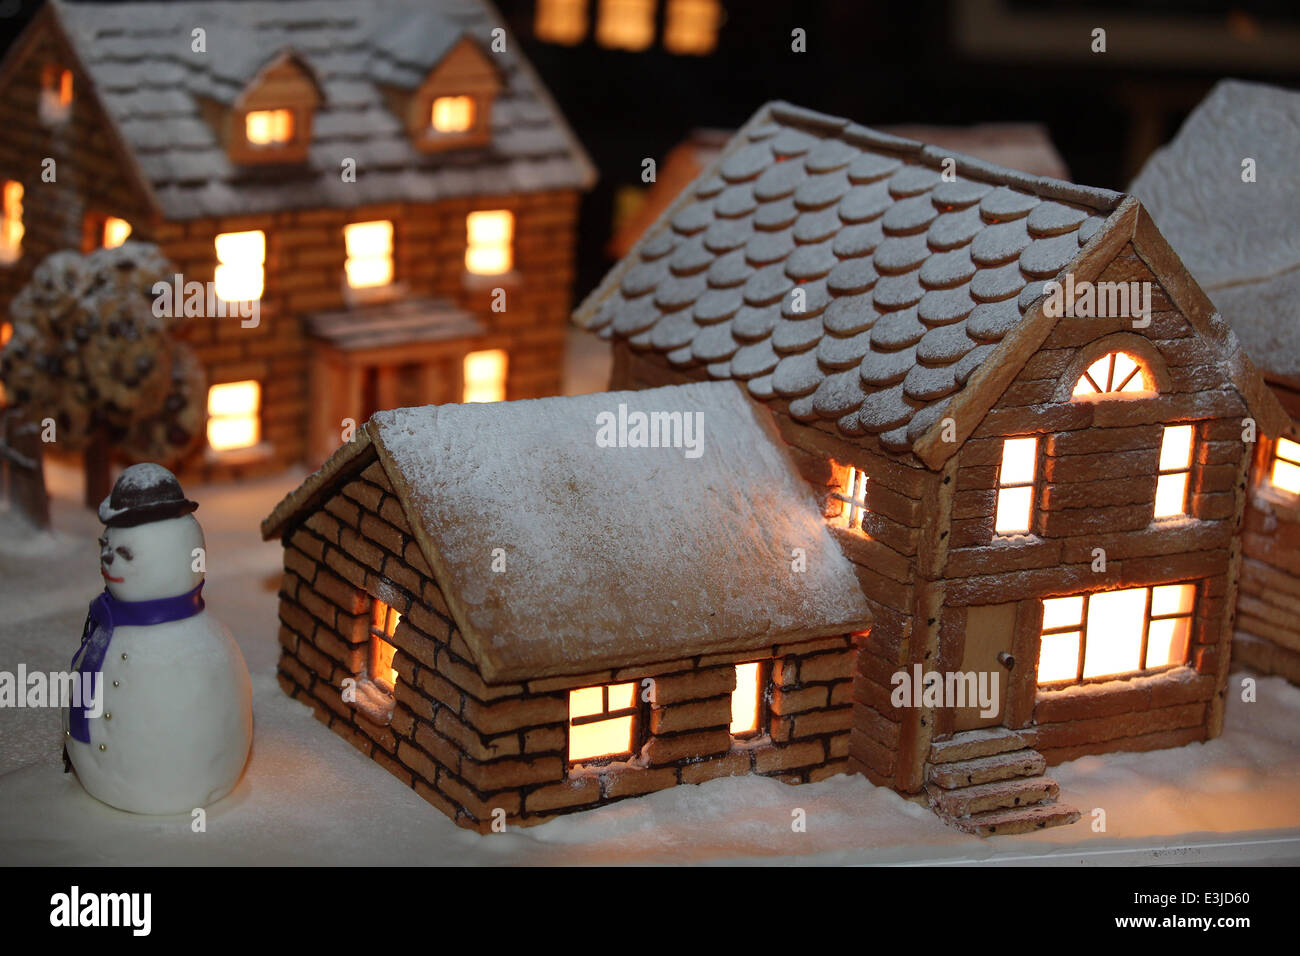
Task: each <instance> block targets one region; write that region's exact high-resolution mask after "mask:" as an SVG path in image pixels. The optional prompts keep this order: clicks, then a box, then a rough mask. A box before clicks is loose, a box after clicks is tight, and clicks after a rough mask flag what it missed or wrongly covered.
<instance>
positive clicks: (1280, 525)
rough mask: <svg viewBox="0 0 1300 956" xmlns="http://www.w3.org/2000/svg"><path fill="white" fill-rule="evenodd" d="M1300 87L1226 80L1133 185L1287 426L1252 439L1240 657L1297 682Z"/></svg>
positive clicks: (1299, 647) (1239, 603) (1235, 649)
mask: <svg viewBox="0 0 1300 956" xmlns="http://www.w3.org/2000/svg"><path fill="white" fill-rule="evenodd" d="M1297 153H1300V93H1296V92H1294V91H1291V90H1283V89H1279V88H1277V87H1272V86H1266V85H1264V84H1262V83H1244V82H1242V81H1240V80H1223V81H1221V82H1220V83H1219V84H1218V85H1216V86H1215V88H1214V89H1213V90H1212V91H1211V92H1210V94H1209V95H1208V96H1207V97H1206V98H1205V100H1204V101H1203V102H1202V103H1201V104H1200V105H1199V106H1198V107H1197V108H1196V109H1195V110H1194V111H1193V112H1192V114H1191V116H1189V117H1188V119H1187V122H1186V123H1185V124H1184V125H1183V127H1182V129H1181V130H1179V132H1178V135H1177V136H1176V137H1175V138H1174V140H1173V141H1172V142H1171V143H1170V144H1169V145H1168V146H1166V147H1164V148H1163V149H1161V150H1159V151H1158V152H1157V153H1156V154H1155V155H1154V156H1153V157H1152V158H1151V160H1150V161H1149V162H1148V163H1147V165H1146V167H1145V168H1143V170H1142V172H1141V173H1140V174H1139V175H1138V177H1137V179H1135V180H1134V182H1133V186H1132V191H1133V193H1134V195H1136V196H1138V197H1140V198H1141V200H1142V201H1143V202H1144V203H1146V204H1147V206H1148V208H1150V209H1151V210H1152V214H1153V215H1154V216H1156V218H1157V219H1159V221H1160V223H1161V225H1162V226H1163V228H1164V230H1165V232H1166V234H1167V235H1168V236H1169V239H1170V242H1171V243H1173V245H1174V248H1175V249H1176V250H1177V252H1178V254H1179V255H1180V256H1181V257H1182V259H1183V261H1184V262H1186V264H1187V268H1188V269H1189V270H1190V271H1191V272H1192V274H1193V275H1194V276H1196V278H1197V280H1198V281H1199V282H1200V283H1201V286H1202V287H1203V288H1204V289H1205V290H1206V292H1207V293H1208V295H1209V296H1210V298H1211V300H1212V301H1213V302H1214V305H1215V306H1216V307H1217V308H1218V309H1219V310H1220V311H1221V313H1222V314H1223V317H1224V318H1225V319H1226V320H1227V321H1228V323H1229V324H1230V325H1231V326H1232V328H1233V330H1234V331H1235V332H1236V333H1237V335H1238V337H1239V338H1240V339H1241V341H1242V343H1243V344H1244V345H1245V347H1246V351H1247V352H1249V353H1250V355H1251V357H1252V358H1253V359H1254V360H1255V361H1256V362H1257V363H1258V364H1259V366H1260V370H1261V372H1262V373H1263V375H1264V379H1265V381H1266V382H1267V383H1268V385H1269V387H1270V388H1271V389H1273V393H1274V394H1275V395H1276V396H1277V399H1278V401H1279V402H1280V403H1281V404H1282V406H1283V407H1284V408H1285V409H1286V411H1287V413H1288V415H1289V416H1290V427H1289V428H1287V429H1286V430H1285V431H1284V432H1282V433H1280V434H1278V435H1275V436H1272V437H1271V438H1265V439H1264V440H1262V441H1260V442H1259V444H1258V446H1257V451H1256V460H1255V469H1254V471H1253V473H1252V477H1251V483H1250V500H1249V505H1248V506H1247V508H1246V515H1245V530H1244V533H1243V535H1242V563H1241V585H1240V588H1239V590H1238V596H1237V622H1236V631H1237V633H1236V637H1235V639H1234V642H1233V658H1234V660H1237V661H1239V662H1241V663H1243V664H1247V665H1249V666H1250V667H1253V668H1255V669H1256V670H1259V671H1262V672H1264V673H1276V674H1282V675H1284V676H1285V677H1286V678H1287V679H1288V680H1290V681H1291V682H1292V683H1296V684H1300V169H1298V168H1297V164H1296V155H1297Z"/></svg>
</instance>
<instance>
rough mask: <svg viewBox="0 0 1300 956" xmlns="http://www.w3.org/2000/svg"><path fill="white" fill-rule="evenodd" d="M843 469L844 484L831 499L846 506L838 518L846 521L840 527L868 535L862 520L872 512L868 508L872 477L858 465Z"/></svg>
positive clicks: (832, 493)
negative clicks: (868, 490)
mask: <svg viewBox="0 0 1300 956" xmlns="http://www.w3.org/2000/svg"><path fill="white" fill-rule="evenodd" d="M842 467H843V468H844V469H845V479H844V483H843V484H842V485H840V486H838V487H837V488H836V489H835V490H834V491H832V492H831V498H832V499H833V500H835V501H839V502H841V503H842V504H843V505H844V507H843V508H842V509H840V513H839V515H837V517H840V518H844V519H845V520H844V523H843V524H841V525H838V527H840V528H841V529H843V530H845V531H861V532H862V533H863V534H866V533H867V529H866V528H864V527H863V526H862V519H863V517H864V516H865V515H867V514H869V513H870V512H871V509H870V508H868V507H867V487H868V486H869V484H870V482H871V476H870V475H868V474H867V472H866V470H865V469H862V468H859V467H858V466H856V465H844V466H842Z"/></svg>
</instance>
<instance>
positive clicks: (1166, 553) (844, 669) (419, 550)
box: [263, 103, 1287, 834]
mask: <svg viewBox="0 0 1300 956" xmlns="http://www.w3.org/2000/svg"><path fill="white" fill-rule="evenodd" d="M1054 281H1059V282H1060V283H1061V288H1060V289H1054V288H1053V287H1052V286H1051V285H1050V283H1052V282H1054ZM1102 283H1124V292H1125V299H1126V301H1127V300H1128V297H1129V293H1130V292H1132V293H1133V295H1135V296H1137V298H1135V299H1134V300H1133V301H1134V303H1135V306H1136V307H1135V308H1134V309H1132V310H1129V309H1119V308H1115V309H1113V310H1111V312H1110V314H1107V315H1103V316H1101V317H1098V316H1097V315H1095V314H1090V310H1089V309H1088V308H1085V304H1086V302H1087V301H1088V296H1089V295H1091V297H1092V298H1091V301H1092V305H1093V307H1092V309H1091V312H1092V313H1095V311H1096V308H1095V306H1096V303H1097V297H1098V296H1099V295H1100V296H1102V297H1103V298H1105V297H1116V301H1117V297H1118V295H1119V286H1118V285H1102ZM1130 284H1131V285H1130ZM1143 284H1145V285H1143ZM1140 288H1145V290H1146V293H1148V294H1149V298H1144V297H1142V296H1141V295H1139V294H1138V291H1137V290H1138V289H1140ZM1066 289H1068V290H1069V291H1070V292H1071V293H1072V294H1073V295H1075V296H1076V297H1077V301H1073V302H1072V305H1071V308H1070V310H1069V313H1068V314H1065V315H1058V314H1055V312H1056V308H1055V305H1059V304H1060V303H1055V304H1049V303H1051V302H1052V296H1054V295H1056V294H1057V293H1061V292H1063V291H1064V290H1066ZM1088 289H1092V290H1093V291H1092V292H1091V293H1088V292H1087V290H1088ZM1143 302H1145V304H1146V305H1149V306H1150V309H1149V310H1147V309H1145V308H1142V307H1140V306H1141V303H1143ZM577 320H578V322H579V323H580V324H582V325H584V326H586V327H587V328H590V329H592V330H594V331H597V332H599V333H601V334H602V335H604V336H606V337H607V338H610V339H612V340H613V341H614V348H615V373H614V383H613V384H614V387H615V388H619V389H633V390H644V389H648V390H646V391H632V392H625V391H620V392H615V393H613V394H606V395H591V396H584V397H582V398H581V399H551V400H545V401H543V402H528V403H520V404H515V403H507V404H502V405H488V406H483V407H479V408H473V407H460V408H455V407H442V408H422V409H404V410H399V411H397V412H393V413H383V414H380V415H377V416H376V417H375V418H374V419H372V420H371V422H370V423H369V424H368V425H367V426H366V428H365V430H364V432H363V434H362V436H361V437H360V438H359V440H358V441H357V442H356V443H354V444H353V445H351V446H346V447H345V448H344V449H342V450H340V452H338V453H337V454H336V456H335V458H334V459H332V460H331V462H330V463H329V464H328V465H327V466H326V468H325V469H323V470H322V471H320V472H318V473H317V474H316V475H314V476H312V477H311V478H310V479H308V481H307V482H306V483H305V484H304V485H303V486H302V487H301V488H300V489H298V490H297V491H295V492H294V493H293V494H291V495H290V496H289V498H288V499H286V501H285V502H283V503H282V504H281V505H280V506H279V507H278V508H277V509H276V511H275V512H274V514H272V515H271V517H270V518H268V520H267V521H266V522H265V523H264V525H263V534H264V535H265V536H266V537H268V538H280V539H281V540H282V541H283V542H284V545H285V555H286V558H285V567H286V576H285V581H286V584H285V587H284V589H283V590H282V592H281V625H282V628H281V632H280V633H281V640H282V642H283V644H284V653H283V655H282V659H281V668H280V677H281V681H282V683H283V685H284V687H285V689H286V691H288V692H289V693H291V694H293V695H294V696H297V697H299V698H301V699H304V700H306V701H307V702H309V703H311V704H312V705H313V707H314V708H315V709H316V711H317V714H318V716H320V717H321V719H322V720H325V721H327V722H328V723H329V724H330V726H331V727H332V728H334V729H335V730H337V731H338V732H340V733H342V734H343V735H344V736H347V737H348V738H349V739H351V740H352V741H353V742H354V743H356V744H357V745H358V746H360V747H362V748H363V749H364V750H366V751H367V752H368V753H370V754H371V755H372V756H373V757H374V758H375V759H376V760H377V761H379V762H380V763H381V764H383V765H384V766H386V767H388V769H389V770H390V771H392V772H393V773H395V774H397V775H398V776H399V777H401V778H402V779H403V780H405V781H407V782H410V783H411V784H412V785H413V786H415V787H416V789H417V790H419V792H420V793H421V794H423V795H424V796H425V797H426V798H427V799H429V800H430V802H432V803H434V804H435V805H437V806H439V807H440V808H442V809H443V810H444V811H446V812H447V813H448V814H450V815H453V816H455V817H456V818H457V820H458V821H459V822H461V823H463V824H465V825H469V826H474V827H478V828H480V829H486V828H489V827H490V826H492V824H493V822H494V819H498V818H499V819H500V820H501V821H514V820H518V821H519V822H522V823H531V822H537V821H540V820H543V819H546V818H548V817H549V816H550V815H552V814H554V813H559V812H568V811H570V810H575V809H582V808H585V807H590V806H593V805H596V804H598V803H601V802H604V801H608V800H612V799H619V798H621V797H625V796H630V795H634V794H638V793H644V792H647V791H650V790H655V789H660V788H662V787H665V786H672V785H675V784H684V783H694V782H700V781H702V780H705V779H708V778H710V777H713V776H717V775H719V774H732V773H745V772H759V773H772V774H776V775H779V776H780V777H781V778H782V779H788V780H790V781H792V782H802V781H808V780H816V779H820V778H821V777H822V776H825V775H827V774H831V773H837V772H842V771H857V772H861V773H863V774H865V775H866V776H867V777H868V778H869V779H870V780H871V781H872V782H874V783H877V784H880V785H884V786H889V787H893V788H895V789H897V790H899V791H900V792H902V793H905V794H916V795H921V794H925V795H927V796H928V799H929V801H930V802H931V804H932V806H934V808H935V809H936V811H937V812H938V813H939V814H940V815H941V816H943V817H944V818H945V819H947V820H949V821H951V822H954V823H956V824H957V825H959V826H961V827H963V828H965V829H967V830H970V831H972V832H976V833H985V834H987V833H1007V832H1016V831H1023V830H1029V829H1037V828H1041V827H1045V826H1051V825H1056V824H1061V823H1069V822H1071V821H1073V820H1075V819H1077V817H1078V811H1076V810H1074V809H1072V808H1069V807H1064V806H1061V805H1059V804H1056V803H1055V799H1056V795H1057V792H1058V788H1057V786H1056V784H1055V783H1054V782H1053V781H1051V780H1050V779H1048V778H1046V777H1045V776H1044V775H1043V774H1044V769H1045V767H1046V766H1047V765H1048V764H1049V763H1055V762H1059V761H1062V760H1068V759H1071V758H1073V757H1077V756H1080V755H1084V754H1094V753H1104V752H1108V751H1114V750H1148V749H1153V748H1160V747H1171V746H1177V745H1182V744H1188V743H1192V742H1196V741H1202V740H1206V739H1208V738H1211V737H1213V736H1215V735H1216V734H1217V733H1218V732H1219V730H1220V728H1221V726H1222V720H1223V703H1224V694H1225V691H1226V682H1227V666H1228V652H1229V645H1230V641H1231V633H1232V632H1231V626H1230V620H1231V614H1232V608H1233V604H1234V598H1235V593H1236V588H1237V584H1238V574H1239V566H1240V549H1241V533H1240V527H1239V523H1240V520H1241V516H1242V512H1243V509H1244V507H1245V478H1246V474H1247V471H1248V469H1249V466H1250V462H1251V460H1252V456H1253V454H1254V450H1255V449H1254V445H1253V444H1251V442H1250V440H1249V438H1250V428H1249V427H1247V425H1248V424H1249V423H1247V422H1245V420H1247V419H1249V420H1250V422H1253V423H1254V427H1255V428H1257V429H1258V432H1259V433H1260V434H1262V435H1276V434H1277V433H1278V431H1279V430H1280V429H1282V428H1284V427H1286V424H1287V421H1286V416H1285V414H1284V413H1283V411H1282V409H1281V408H1280V407H1279V406H1278V405H1277V402H1276V399H1275V398H1274V397H1273V395H1272V393H1271V392H1270V391H1269V390H1268V389H1267V387H1266V386H1265V385H1264V383H1263V382H1262V380H1261V379H1260V377H1259V375H1258V373H1256V372H1255V370H1254V369H1253V367H1252V366H1251V365H1250V363H1249V361H1248V360H1247V359H1246V358H1245V356H1244V355H1243V354H1242V352H1241V349H1240V347H1239V345H1238V343H1237V341H1236V339H1235V337H1234V336H1233V334H1232V332H1231V331H1230V330H1229V329H1228V327H1227V326H1226V325H1225V324H1223V322H1222V321H1221V320H1220V319H1219V318H1218V317H1217V316H1216V315H1215V313H1214V310H1213V308H1212V307H1211V306H1210V304H1209V302H1208V300H1207V299H1206V298H1205V296H1204V294H1203V293H1202V292H1201V291H1200V289H1199V288H1198V287H1197V286H1196V284H1195V283H1194V282H1193V281H1192V280H1191V278H1190V277H1189V276H1188V274H1187V272H1186V270H1184V269H1183V267H1182V265H1181V263H1179V261H1178V259H1177V257H1176V256H1175V255H1173V253H1172V252H1171V251H1170V249H1169V247H1168V245H1167V244H1166V243H1165V241H1164V240H1163V238H1162V237H1161V235H1160V233H1159V232H1158V231H1157V230H1156V228H1155V226H1154V224H1153V223H1152V221H1151V219H1150V217H1149V216H1148V215H1147V214H1146V212H1145V211H1144V210H1143V209H1142V207H1141V206H1140V205H1139V204H1138V203H1137V202H1136V201H1135V200H1133V199H1131V198H1128V197H1125V196H1122V195H1120V194H1117V193H1112V192H1107V191H1104V190H1094V189H1087V188H1083V187H1079V186H1074V185H1071V184H1068V183H1064V182H1060V181H1057V180H1049V179H1043V178H1040V177H1037V176H1033V175H1029V174H1025V173H1016V172H1012V171H1009V170H1006V169H1002V168H999V167H995V166H991V165H989V164H987V163H983V162H980V161H977V160H972V159H969V158H967V157H962V156H956V155H952V154H949V153H947V152H945V151H942V150H937V149H933V148H930V147H926V146H923V145H922V144H920V143H916V142H912V141H908V140H903V139H900V138H898V137H893V136H888V135H885V134H880V133H877V132H874V131H872V130H868V129H865V128H863V127H859V126H855V125H853V124H851V123H849V122H848V121H845V120H840V119H835V118H833V117H829V116H824V115H821V114H817V113H811V112H808V111H806V110H802V109H798V108H796V107H792V106H789V105H786V104H780V103H777V104H772V105H770V106H767V107H764V108H763V109H762V110H760V111H759V113H758V114H757V115H756V116H755V117H754V118H753V120H752V121H751V122H750V123H748V124H747V125H746V126H745V128H744V129H742V130H741V131H740V132H739V133H738V134H737V136H736V137H735V139H734V140H733V141H732V142H731V143H730V144H729V145H728V146H727V147H726V149H725V150H724V151H723V154H722V155H721V157H720V158H719V160H718V161H717V162H716V163H715V164H714V165H713V166H711V167H710V168H709V169H707V170H706V171H705V172H704V173H703V174H702V175H701V177H700V178H699V179H698V180H697V181H696V182H695V183H694V184H693V185H692V186H690V187H689V188H688V189H687V190H686V191H685V192H684V193H683V195H682V197H681V198H680V199H679V200H678V201H677V202H676V203H675V204H674V205H673V207H672V208H670V209H669V210H668V212H667V213H666V214H665V216H664V217H663V218H662V219H661V220H660V221H659V222H658V223H657V224H656V225H655V226H654V227H653V228H652V229H651V230H650V231H649V233H648V234H647V235H646V236H645V237H644V238H643V239H642V240H641V241H640V242H639V243H638V244H637V246H636V248H635V249H634V250H633V252H632V253H631V254H630V255H629V257H628V259H627V260H626V261H625V262H624V263H622V264H621V265H620V266H619V267H618V268H616V269H615V270H614V271H613V272H612V273H611V274H610V276H609V277H608V278H607V279H606V281H605V282H604V283H603V284H602V285H601V286H600V287H599V288H598V289H597V290H596V291H595V292H594V293H593V294H592V295H591V297H590V298H589V299H588V300H587V301H586V302H585V303H584V305H583V306H582V307H581V308H580V309H579V311H578V313H577ZM710 382H712V384H710ZM744 396H748V397H747V398H745V397H744ZM746 403H749V404H746ZM655 411H658V412H659V413H660V415H661V418H660V419H659V421H660V422H661V425H660V426H659V430H657V431H656V430H653V429H652V430H651V431H650V432H649V435H651V436H659V437H661V438H662V437H663V435H664V434H665V432H664V431H663V429H664V428H665V427H666V426H664V425H663V424H662V423H663V422H665V421H667V422H671V421H672V420H673V418H672V416H673V414H674V413H682V414H680V415H678V419H679V420H680V421H681V422H682V423H683V425H684V424H685V423H686V422H689V421H690V420H691V419H690V416H689V413H691V412H695V411H698V412H699V413H701V415H702V416H703V418H702V421H703V422H705V423H707V424H706V432H707V436H708V437H707V439H706V440H705V442H704V443H703V446H702V447H701V449H700V455H699V456H698V458H696V459H692V457H691V456H690V455H689V454H685V453H679V452H678V451H674V450H670V451H668V452H667V454H666V455H665V453H664V451H663V448H662V446H663V445H668V446H669V448H670V449H672V448H674V447H676V446H674V445H673V443H672V442H668V441H658V440H657V439H656V440H655V445H656V446H659V447H655V448H653V449H647V448H645V447H640V446H642V445H646V444H649V442H648V440H647V432H646V431H645V430H644V429H643V430H642V432H641V438H640V441H639V442H638V441H637V440H635V439H633V438H632V436H633V435H634V434H636V429H635V427H634V426H633V424H632V423H633V421H634V419H635V415H636V414H637V413H645V414H647V415H648V414H649V413H651V412H655ZM602 423H603V425H604V426H608V427H611V428H614V433H607V434H606V435H605V439H606V441H607V442H609V441H612V440H613V439H612V438H611V434H616V435H617V436H618V440H617V441H615V442H614V446H615V447H609V448H606V447H604V446H603V445H602V444H601V437H600V435H601V431H600V429H601V427H602ZM667 434H669V435H671V434H672V431H671V429H669V431H668V432H667ZM625 439H626V440H625ZM624 455H626V456H628V457H626V458H624V457H622V456H624ZM637 456H640V457H637ZM791 474H798V475H799V476H800V477H799V479H798V481H796V482H795V483H794V484H795V485H798V486H799V487H798V488H794V487H792V486H791V479H790V475H791ZM497 551H499V552H500V553H499V554H497V553H496V552H497ZM494 558H499V559H500V560H501V562H502V563H501V564H500V570H499V571H493V564H492V562H493V560H494ZM512 561H513V562H516V563H514V564H512V563H511V562H512ZM521 561H522V562H523V564H522V565H521V564H520V563H518V562H521ZM796 567H801V568H802V569H803V570H802V571H800V572H797V573H795V574H791V571H793V570H794V569H795V568H796ZM846 571H848V572H849V573H848V574H847V575H846V574H845V572H846ZM804 573H806V574H812V575H813V576H812V577H802V576H800V575H801V574H804ZM494 575H495V576H494ZM515 575H520V577H515ZM859 599H861V600H862V605H861V606H859V605H858V603H857V602H858V600H859ZM790 602H794V604H791V603H790ZM394 607H396V608H398V609H401V608H406V609H407V610H406V612H405V614H404V616H401V617H400V618H396V617H395V616H394V615H393V613H392V609H393V608H394ZM868 611H869V614H868V613H867V612H868ZM868 617H869V618H870V619H871V623H870V628H869V630H868V629H867V624H868ZM741 634H745V635H746V636H744V637H741V636H740V635H741ZM760 634H761V635H766V636H760ZM393 648H396V650H395V651H394V650H392V649H393ZM389 655H392V656H391V657H390V656H389ZM670 658H671V659H670ZM390 661H391V664H390V663H389V662H390ZM390 672H395V674H394V673H390ZM642 687H643V688H644V691H645V694H646V699H645V700H643V701H641V702H638V699H637V697H636V692H637V689H638V688H642ZM349 689H350V691H349ZM984 691H987V692H988V693H987V695H985V693H984ZM349 693H350V694H351V699H349ZM646 707H648V710H646V709H645V708H646ZM390 710H391V713H392V717H391V718H388V716H387V715H388V713H389V712H390ZM606 735H608V736H606Z"/></svg>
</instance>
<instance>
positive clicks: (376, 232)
mask: <svg viewBox="0 0 1300 956" xmlns="http://www.w3.org/2000/svg"><path fill="white" fill-rule="evenodd" d="M343 243H344V245H345V246H346V247H347V252H348V258H347V262H346V263H344V269H345V270H346V272H347V276H348V285H350V286H351V287H352V288H354V289H370V288H374V287H376V286H382V285H388V284H390V283H391V282H392V281H393V224H392V223H391V222H390V221H388V220H386V219H380V220H376V221H374V222H354V223H350V224H348V225H346V226H344V227H343Z"/></svg>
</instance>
